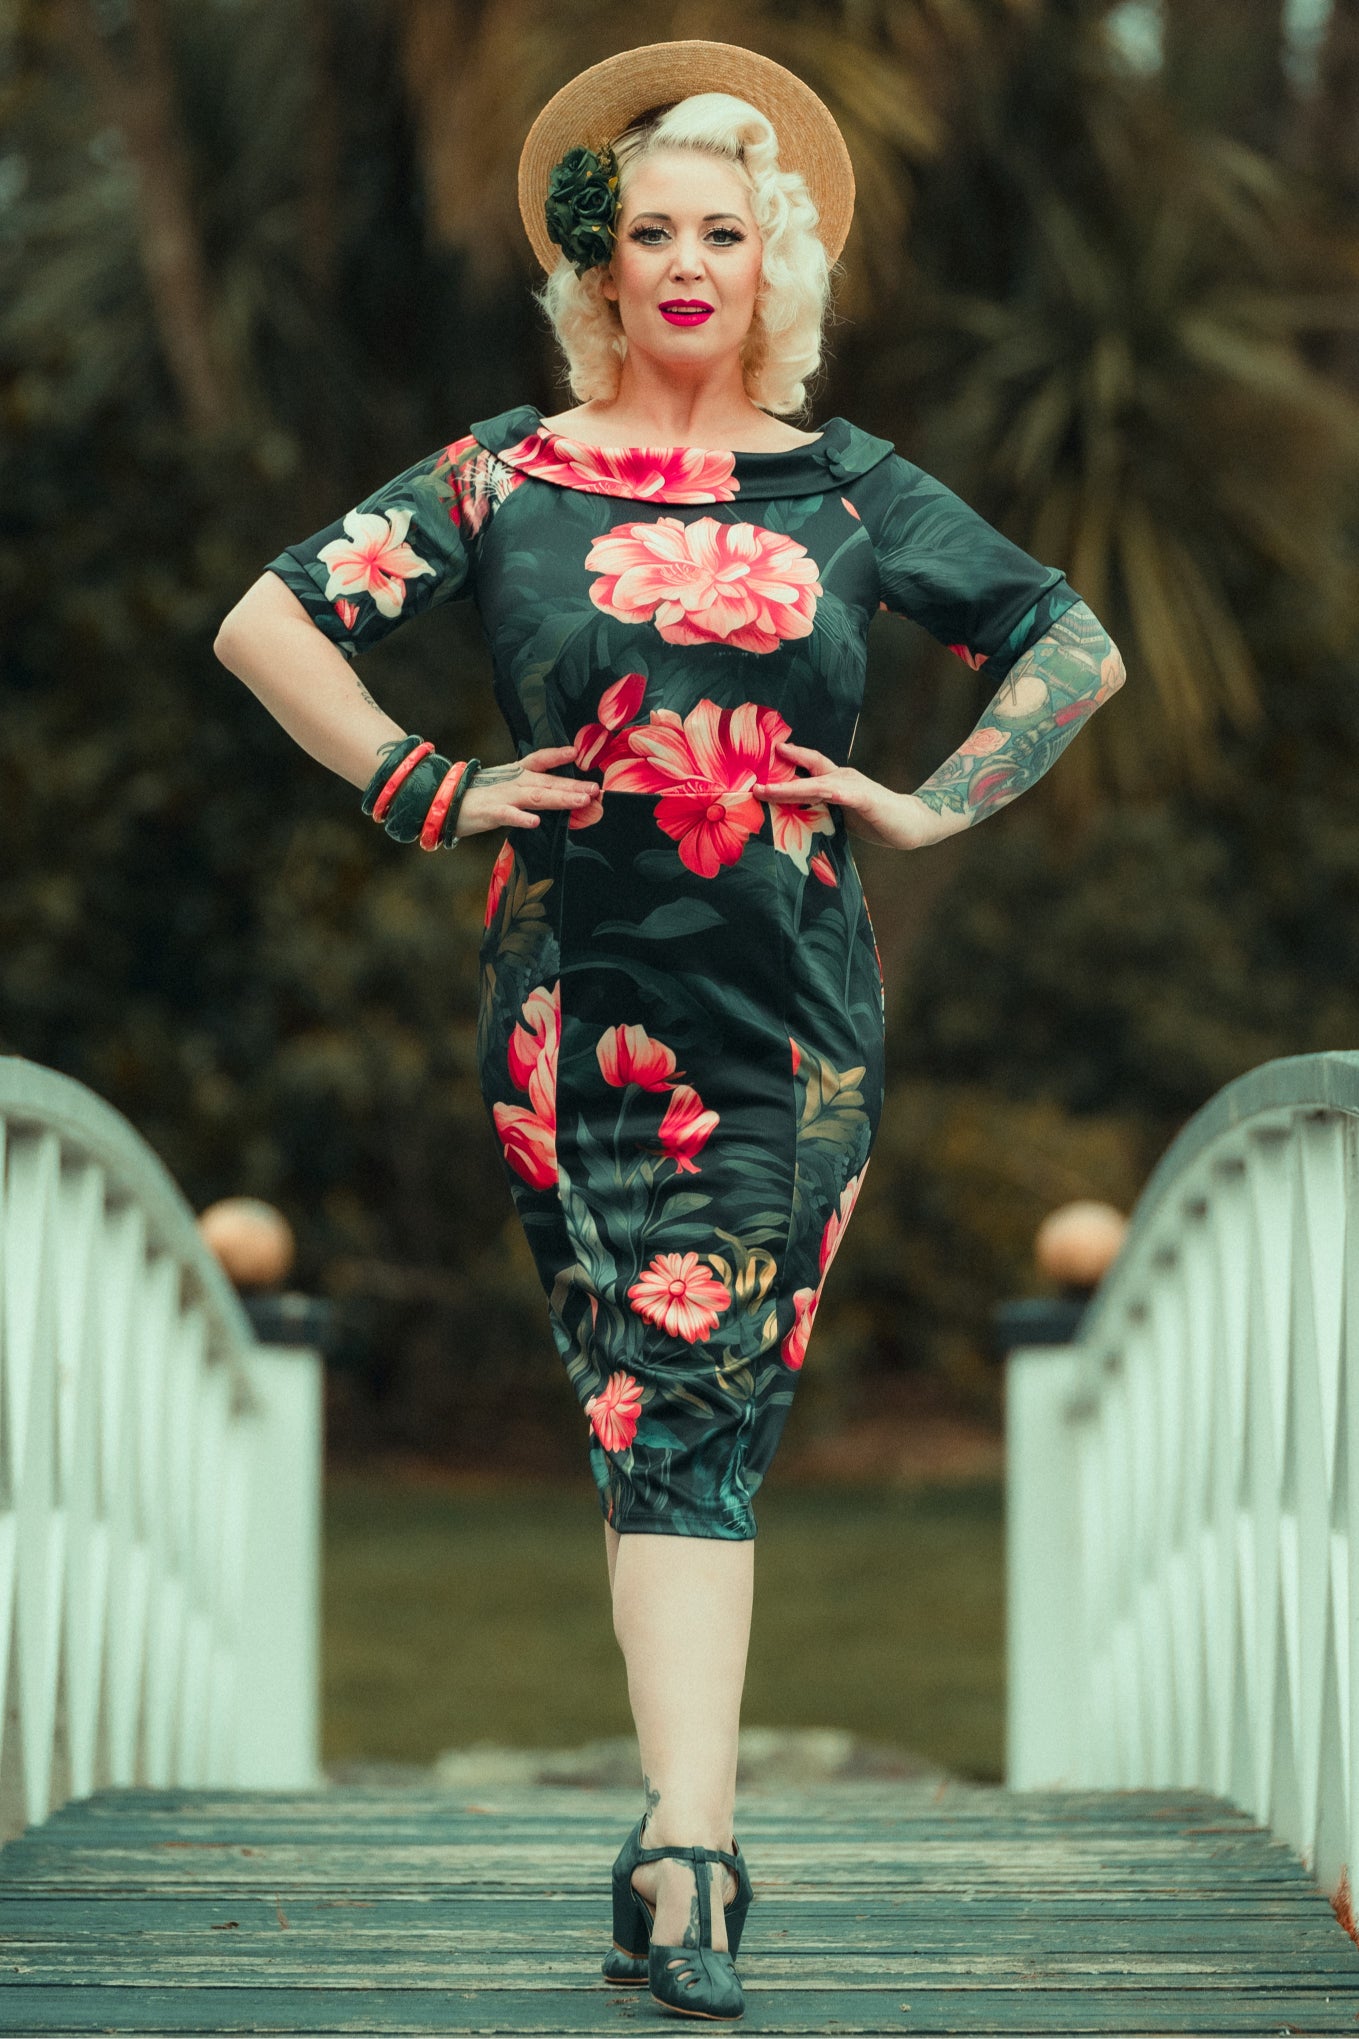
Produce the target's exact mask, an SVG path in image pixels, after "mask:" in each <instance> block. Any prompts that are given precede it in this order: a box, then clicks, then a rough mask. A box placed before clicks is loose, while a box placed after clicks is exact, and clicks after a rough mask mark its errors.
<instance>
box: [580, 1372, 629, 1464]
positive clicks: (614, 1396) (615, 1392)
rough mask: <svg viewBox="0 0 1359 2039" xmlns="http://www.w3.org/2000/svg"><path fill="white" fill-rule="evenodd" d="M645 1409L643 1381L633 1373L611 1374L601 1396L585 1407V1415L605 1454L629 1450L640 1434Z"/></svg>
mask: <svg viewBox="0 0 1359 2039" xmlns="http://www.w3.org/2000/svg"><path fill="white" fill-rule="evenodd" d="M641 1408H642V1389H641V1384H640V1382H638V1381H636V1380H634V1378H633V1376H632V1375H631V1374H630V1373H611V1374H610V1375H609V1378H608V1379H607V1381H605V1383H604V1385H603V1387H602V1388H601V1389H600V1391H599V1393H598V1394H597V1395H591V1397H590V1399H589V1401H588V1402H587V1403H586V1404H585V1413H586V1415H587V1416H588V1417H589V1419H590V1426H591V1428H592V1429H593V1431H594V1433H595V1436H596V1437H597V1438H598V1439H599V1441H600V1443H601V1444H602V1445H603V1447H604V1449H605V1451H626V1450H627V1448H628V1446H629V1445H630V1444H631V1443H632V1440H633V1438H634V1437H635V1436H636V1435H637V1418H638V1416H639V1415H640V1413H641Z"/></svg>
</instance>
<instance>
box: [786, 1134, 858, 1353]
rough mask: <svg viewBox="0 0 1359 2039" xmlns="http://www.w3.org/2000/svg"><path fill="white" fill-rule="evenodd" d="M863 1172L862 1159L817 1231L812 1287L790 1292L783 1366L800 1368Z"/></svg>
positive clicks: (856, 1198) (856, 1200)
mask: <svg viewBox="0 0 1359 2039" xmlns="http://www.w3.org/2000/svg"><path fill="white" fill-rule="evenodd" d="M867 1173H868V1163H867V1161H865V1163H864V1165H863V1167H862V1168H861V1169H860V1170H859V1173H858V1174H857V1175H852V1176H851V1177H850V1179H849V1181H848V1182H847V1183H846V1184H845V1186H844V1188H843V1189H842V1190H841V1192H840V1201H839V1203H838V1205H837V1206H836V1208H835V1209H834V1210H833V1211H832V1212H831V1214H830V1216H829V1217H828V1218H827V1220H826V1223H825V1227H824V1229H823V1230H822V1233H821V1250H820V1255H819V1262H820V1273H819V1275H818V1278H817V1283H816V1287H815V1288H812V1289H798V1290H796V1291H795V1293H794V1296H793V1309H794V1312H795V1314H794V1317H793V1322H792V1325H791V1327H790V1329H789V1330H788V1331H787V1332H786V1333H785V1335H784V1340H783V1344H782V1345H781V1346H780V1348H779V1350H780V1353H781V1355H782V1358H783V1362H784V1365H785V1366H789V1367H792V1368H793V1369H794V1370H796V1369H797V1368H798V1367H800V1366H801V1365H802V1362H803V1360H804V1359H805V1358H806V1357H807V1341H808V1339H809V1338H810V1337H811V1335H812V1325H813V1323H814V1322H815V1320H816V1309H817V1304H818V1303H819V1302H820V1301H821V1291H822V1289H823V1288H824V1287H825V1285H826V1272H827V1270H828V1268H829V1267H830V1264H831V1262H832V1261H833V1260H834V1258H835V1255H836V1252H837V1251H838V1249H839V1245H840V1241H841V1240H842V1239H843V1238H844V1236H845V1227H846V1225H847V1224H848V1223H849V1219H850V1213H851V1212H852V1211H853V1209H854V1206H855V1204H856V1203H857V1202H858V1200H859V1191H860V1190H861V1189H862V1188H863V1180H864V1177H865V1175H867Z"/></svg>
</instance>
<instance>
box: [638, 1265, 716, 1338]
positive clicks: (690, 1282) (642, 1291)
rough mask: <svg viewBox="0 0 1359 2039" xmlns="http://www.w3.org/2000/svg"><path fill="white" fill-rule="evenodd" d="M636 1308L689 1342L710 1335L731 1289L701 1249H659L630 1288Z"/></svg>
mask: <svg viewBox="0 0 1359 2039" xmlns="http://www.w3.org/2000/svg"><path fill="white" fill-rule="evenodd" d="M628 1296H629V1298H630V1300H631V1302H632V1307H633V1309H634V1310H635V1311H636V1312H637V1315H638V1316H639V1317H644V1318H645V1319H646V1321H647V1323H648V1324H659V1325H660V1327H661V1329H662V1330H663V1331H664V1332H665V1333H666V1334H667V1336H668V1337H671V1338H682V1339H683V1340H684V1341H685V1343H686V1345H694V1344H697V1343H700V1342H701V1341H702V1340H703V1339H706V1338H708V1337H709V1336H710V1335H711V1333H712V1331H713V1330H714V1328H715V1327H716V1325H717V1321H718V1319H719V1318H720V1317H721V1315H722V1312H723V1311H724V1310H725V1309H726V1308H727V1307H728V1305H729V1304H730V1302H731V1291H730V1289H728V1288H727V1287H726V1285H725V1283H723V1282H720V1281H719V1280H718V1279H717V1276H716V1275H715V1274H714V1273H713V1271H712V1269H711V1268H710V1267H709V1265H708V1263H707V1261H706V1260H700V1259H699V1257H698V1255H697V1253H683V1254H681V1253H658V1254H657V1255H656V1257H655V1259H654V1260H653V1261H652V1262H651V1265H650V1266H649V1267H647V1268H644V1269H643V1270H642V1272H641V1274H640V1275H639V1276H638V1277H637V1280H636V1281H635V1282H633V1284H632V1286H631V1287H630V1288H629V1290H628Z"/></svg>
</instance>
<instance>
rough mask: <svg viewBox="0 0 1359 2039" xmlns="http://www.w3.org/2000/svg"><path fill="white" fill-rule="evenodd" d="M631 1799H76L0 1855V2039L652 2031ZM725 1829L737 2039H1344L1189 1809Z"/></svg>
mask: <svg viewBox="0 0 1359 2039" xmlns="http://www.w3.org/2000/svg"><path fill="white" fill-rule="evenodd" d="M639 1796H640V1794H639V1793H636V1792H620V1791H616V1790H610V1791H587V1790H582V1789H579V1788H575V1787H565V1788H561V1789H554V1788H538V1787H523V1788H519V1787H516V1788H514V1789H497V1790H495V1791H494V1792H488V1793H483V1794H478V1795H476V1796H470V1795H463V1794H443V1795H439V1796H431V1797H421V1796H420V1795H419V1794H416V1793H413V1792H410V1791H405V1790H403V1791H401V1792H396V1793H393V1792H391V1791H387V1790H384V1791H382V1792H379V1793H373V1792H370V1793H366V1794H365V1793H362V1792H360V1793H350V1792H348V1791H339V1790H334V1789H331V1790H326V1791H324V1792H319V1793H306V1794H297V1793H280V1794H277V1795H272V1794H263V1793H259V1792H241V1793H224V1792H222V1791H220V1790H215V1789H214V1790H211V1791H201V1792H187V1791H182V1790H181V1791H175V1792H166V1793H163V1794H162V1793H155V1792H151V1791H148V1790H146V1789H144V1788H142V1787H138V1788H137V1789H136V1790H133V1791H107V1792H100V1793H96V1794H95V1795H94V1796H93V1797H92V1798H90V1799H87V1800H83V1801H80V1802H77V1803H74V1804H70V1805H67V1806H65V1807H63V1808H62V1810H61V1812H60V1813H59V1814H58V1815H56V1816H54V1818H53V1819H51V1820H49V1821H47V1822H45V1823H44V1825H43V1826H41V1827H39V1828H35V1829H32V1830H30V1831H29V1832H28V1833H27V1834H25V1835H23V1836H21V1837H20V1838H19V1839H18V1840H17V1841H15V1842H13V1843H11V1844H10V1846H9V1847H7V1848H5V1849H4V1850H0V2031H4V2032H6V2033H10V2032H20V2031H23V2032H30V2033H33V2034H39V2033H41V2034H48V2033H52V2034H56V2033H76V2032H91V2031H99V2032H113V2033H126V2034H131V2033H141V2034H151V2033H172V2032H181V2033H205V2032H246V2031H250V2032H277V2033H287V2034H289V2035H290V2039H298V2035H303V2034H307V2033H316V2034H319V2033H321V2032H322V2031H325V2032H328V2033H331V2034H335V2033H345V2032H364V2033H368V2034H373V2035H380V2034H386V2033H389V2032H391V2033H399V2032H406V2033H412V2034H415V2033H420V2034H424V2033H433V2032H443V2033H448V2034H450V2035H452V2034H457V2035H461V2034H463V2033H469V2034H470V2033H477V2034H480V2033H488V2034H490V2033H496V2034H499V2033H511V2032H513V2033H522V2034H526V2035H527V2034H532V2035H550V2034H556V2033H560V2034H563V2035H565V2034H566V2033H571V2034H576V2035H578V2034H582V2033H591V2032H599V2033H606V2032H607V2033H611V2034H617V2033H618V2032H619V2030H620V2028H623V2027H627V2026H629V2025H633V2024H635V2023H636V2020H637V2018H638V2016H639V2015H640V2016H644V2017H652V2016H658V2015H660V2014H659V2012H657V2011H656V2009H655V2007H654V2006H653V2005H652V2004H651V2003H650V2000H649V1998H648V1996H647V1994H646V1992H645V1991H644V1990H642V1991H619V1990H611V1989H609V1987H608V1986H607V1985H606V1984H604V1982H603V1981H602V1978H601V1977H600V1975H599V1960H600V1956H601V1954H602V1952H603V1950H604V1948H605V1946H606V1945H607V1944H608V1939H609V1916H608V1874H609V1868H610V1865H611V1863H612V1860H613V1856H614V1854H615V1852H616V1849H617V1847H618V1844H619V1842H620V1841H621V1839H622V1838H623V1835H624V1834H625V1833H626V1832H627V1830H628V1828H629V1827H630V1826H631V1824H632V1823H633V1821H634V1820H635V1818H636V1816H637V1812H638V1810H639V1809H640V1807H639V1803H638V1801H639ZM1044 1801H1045V1802H1044ZM738 1803H739V1818H738V1832H739V1833H740V1835H741V1839H742V1846H743V1847H744V1848H745V1850H746V1852H747V1854H748V1856H749V1859H750V1862H751V1868H752V1874H753V1876H754V1878H755V1884H756V1892H757V1899H756V1905H755V1908H754V1910H753V1911H752V1914H751V1918H750V1921H749V1923H748V1926H747V1930H746V1936H745V1940H744V1943H743V1946H742V1951H741V1959H740V1967H741V1974H742V1980H743V1983H744V1984H745V1986H746V1989H747V1993H748V2010H747V2016H746V2021H745V2022H746V2024H747V2026H748V2028H750V2029H752V2030H755V2029H758V2030H767V2031H770V2032H777V2033H787V2034H789V2035H792V2034H798V2033H813V2032H815V2033H818V2034H823V2033H846V2034H857V2033H860V2032H864V2033H867V2032H885V2031H902V2032H926V2033H929V2032H939V2033H959V2034H964V2033H968V2034H970V2033H996V2034H1001V2033H1004V2034H1021V2033H1025V2032H1029V2033H1033V2034H1035V2035H1037V2034H1049V2033H1051V2034H1066V2033H1072V2034H1075V2033H1087V2034H1095V2033H1104V2032H1108V2033H1111V2034H1112V2033H1117V2034H1119V2035H1120V2039H1130V2035H1135V2034H1137V2033H1145V2034H1147V2035H1150V2034H1152V2033H1160V2034H1168V2033H1203V2034H1209V2033H1212V2034H1216V2035H1227V2034H1231V2033H1237V2034H1240V2035H1242V2039H1245V2035H1246V2034H1248V2033H1249V2034H1252V2035H1255V2034H1276V2033H1294V2034H1297V2035H1299V2039H1302V2035H1306V2034H1309V2033H1317V2034H1320V2033H1323V2032H1328V2033H1329V2032H1338V2031H1346V2032H1349V2033H1351V2034H1354V2033H1355V2027H1356V2025H1357V2024H1359V1947H1356V1946H1355V1944H1354V1942H1353V1941H1352V1940H1351V1939H1350V1938H1349V1937H1348V1935H1346V1934H1345V1933H1344V1932H1343V1931H1342V1930H1341V1928H1340V1926H1339V1924H1338V1922H1337V1921H1336V1919H1335V1917H1334V1914H1333V1913H1332V1911H1331V1908H1330V1905H1329V1903H1328V1901H1327V1899H1326V1897H1325V1895H1324V1893H1322V1892H1321V1891H1320V1890H1318V1888H1317V1887H1316V1885H1315V1883H1314V1882H1313V1881H1312V1879H1311V1878H1310V1877H1309V1875H1308V1874H1307V1872H1306V1870H1305V1868H1304V1866H1303V1865H1302V1864H1301V1863H1300V1862H1299V1861H1298V1860H1297V1858H1296V1857H1295V1856H1294V1855H1293V1854H1292V1852H1291V1851H1290V1850H1289V1849H1288V1848H1287V1847H1286V1846H1285V1845H1284V1844H1283V1843H1281V1842H1279V1841H1278V1840H1277V1839H1276V1838H1275V1837H1274V1836H1273V1835H1272V1834H1270V1833H1269V1832H1268V1830H1267V1829H1263V1828H1261V1827H1259V1826H1258V1824H1256V1823H1255V1822H1254V1821H1252V1820H1251V1819H1250V1818H1249V1817H1248V1816H1247V1815H1245V1814H1244V1813H1242V1811H1241V1809H1240V1808H1237V1807H1233V1806H1232V1805H1230V1804H1229V1803H1228V1802H1226V1801H1223V1800H1220V1799H1217V1798H1215V1797H1213V1796H1212V1795H1211V1794H1206V1793H1198V1792H1196V1793H1183V1792H1164V1793H1147V1792H1137V1793H1128V1794H1091V1793H1059V1794H1044V1795H1042V1798H1041V1799H1040V1798H1039V1797H1038V1795H1033V1794H1010V1793H1006V1792H1004V1791H1003V1790H999V1789H994V1788H991V1787H983V1786H976V1787H973V1786H968V1785H966V1784H964V1785H962V1786H961V1787H958V1788H956V1789H955V1788H954V1787H953V1786H952V1785H950V1787H949V1789H948V1790H947V1791H945V1792H942V1793H941V1792H940V1791H939V1790H938V1788H937V1787H935V1786H930V1787H928V1788H926V1787H921V1786H909V1785H907V1786H902V1787H896V1786H893V1785H891V1784H890V1783H885V1782H882V1781H874V1782H873V1783H872V1784H871V1785H868V1786H865V1787H863V1788H856V1787H843V1788H842V1787H838V1786H829V1787H815V1788H813V1789H811V1790H809V1791H806V1792H790V1791H786V1790H785V1791H781V1792H778V1793H766V1794H764V1795H760V1794H756V1793H750V1794H745V1795H743V1796H741V1797H740V1798H739V1801H738Z"/></svg>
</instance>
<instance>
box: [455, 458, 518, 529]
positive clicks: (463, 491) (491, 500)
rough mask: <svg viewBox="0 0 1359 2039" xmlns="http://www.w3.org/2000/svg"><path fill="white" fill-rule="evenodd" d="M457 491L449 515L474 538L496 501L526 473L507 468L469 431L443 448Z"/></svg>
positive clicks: (501, 500)
mask: <svg viewBox="0 0 1359 2039" xmlns="http://www.w3.org/2000/svg"><path fill="white" fill-rule="evenodd" d="M444 456H445V458H446V459H447V461H448V464H449V473H450V477H451V479H452V482H453V486H454V489H455V490H456V494H455V496H454V498H453V500H452V502H450V504H449V506H448V514H449V516H450V517H451V518H452V519H453V522H454V523H455V524H459V525H461V526H462V528H463V529H464V530H465V531H466V532H467V534H468V536H469V537H471V538H475V537H476V535H477V533H478V532H479V531H480V529H481V527H482V525H483V524H484V523H485V522H486V519H487V518H488V517H489V516H490V514H491V511H492V510H493V509H494V508H495V505H496V504H497V503H503V502H504V500H505V498H506V496H508V495H512V494H513V492H514V490H515V489H517V488H519V487H520V486H521V484H522V483H523V479H524V477H523V475H522V474H519V473H518V472H517V471H516V470H515V469H514V468H512V467H507V466H506V464H505V462H504V460H503V459H502V458H501V456H500V455H499V454H498V453H492V452H491V450H490V448H489V447H486V446H483V445H482V443H481V441H480V440H479V439H476V438H474V437H473V435H472V434H471V433H470V432H468V433H467V434H465V435H464V437H463V438H461V439H454V440H453V442H452V443H451V445H448V446H446V447H445V448H444Z"/></svg>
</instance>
